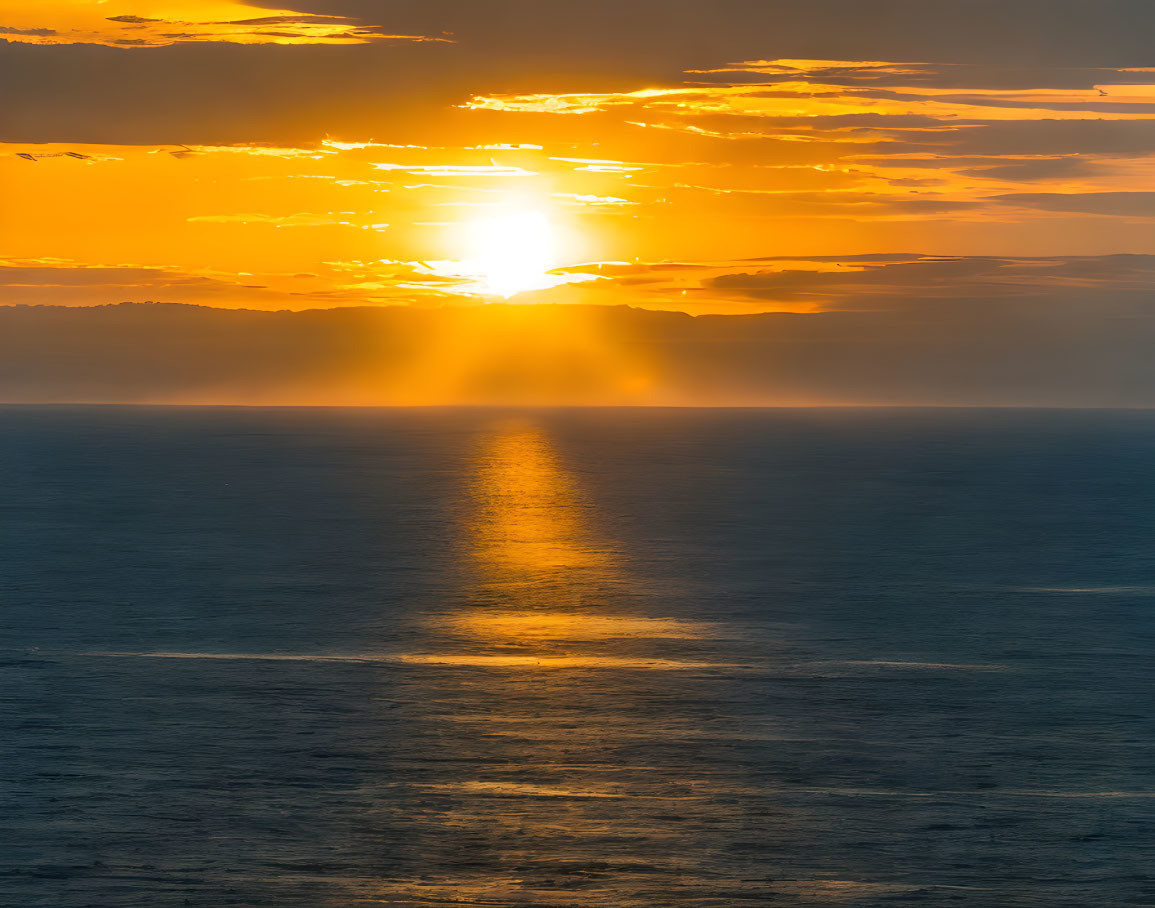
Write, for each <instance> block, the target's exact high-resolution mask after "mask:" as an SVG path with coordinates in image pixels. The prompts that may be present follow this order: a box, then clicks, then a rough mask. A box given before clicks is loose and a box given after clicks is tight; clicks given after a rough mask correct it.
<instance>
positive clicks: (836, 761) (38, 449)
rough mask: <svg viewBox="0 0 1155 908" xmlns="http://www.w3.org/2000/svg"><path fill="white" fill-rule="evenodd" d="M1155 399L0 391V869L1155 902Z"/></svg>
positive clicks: (82, 897)
mask: <svg viewBox="0 0 1155 908" xmlns="http://www.w3.org/2000/svg"><path fill="white" fill-rule="evenodd" d="M1152 463H1155V415H1153V414H1152V413H1150V412H1141V411H1096V412H1090V411H1084V412H1080V411H1042V410H965V409H959V410H837V409H829V410H715V411H709V410H645V409H641V410H629V409H621V410H596V409H591V410H533V411H531V410H522V411H515V410H509V411H499V410H480V409H477V410H467V409H463V410H454V409H434V410H374V409H293V408H280V409H225V408H219V409H217V408H148V407H31V406H23V407H20V406H12V407H5V408H0V468H2V474H0V475H3V477H4V496H3V499H2V500H0V522H2V523H0V532H2V533H3V537H2V539H0V542H2V546H0V559H2V562H3V564H2V567H3V571H2V574H0V594H2V597H3V599H2V601H3V611H2V616H0V617H2V625H3V638H2V641H0V646H2V647H3V650H2V652H0V678H2V687H0V691H2V693H0V697H2V700H0V709H2V715H3V724H4V730H3V734H2V737H0V748H2V749H3V755H2V760H0V779H2V784H3V788H4V791H5V794H4V802H5V809H4V811H3V814H4V820H3V825H4V827H5V828H4V831H3V834H2V836H0V839H2V842H3V844H2V845H0V881H2V882H0V904H2V905H5V906H8V905H11V906H17V905H18V906H22V908H30V906H65V905H67V906H73V905H75V906H81V905H83V906H101V908H136V906H140V908H146V906H147V908H154V906H166V905H191V906H214V908H215V906H221V905H251V906H266V905H278V906H280V905H302V906H325V908H344V906H350V905H358V904H365V905H370V904H386V905H414V906H418V905H431V904H466V905H469V904H476V905H540V906H587V905H588V906H594V905H598V906H606V905H612V906H625V908H629V906H658V905H661V906H677V905H693V906H718V908H722V906H732V905H740V904H762V903H767V904H774V905H816V906H817V905H821V906H827V905H848V906H868V905H869V906H875V905H883V904H889V903H892V902H893V903H898V904H902V903H915V904H918V903H922V904H927V905H942V904H947V903H948V902H949V903H951V904H954V903H955V902H958V903H960V904H967V905H982V906H1008V905H1037V906H1064V905H1069V906H1076V905H1078V906H1088V905H1155V869H1153V868H1155V778H1153V775H1155V750H1153V745H1155V723H1153V722H1152V713H1153V707H1152V703H1153V702H1155V698H1153V694H1155V671H1153V668H1152V658H1151V654H1152V648H1153V644H1155V616H1153V608H1155V557H1153V552H1155V548H1153V542H1155V475H1153V474H1152V471H1151V465H1152Z"/></svg>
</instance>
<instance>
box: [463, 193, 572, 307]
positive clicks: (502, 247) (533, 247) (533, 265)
mask: <svg viewBox="0 0 1155 908" xmlns="http://www.w3.org/2000/svg"><path fill="white" fill-rule="evenodd" d="M466 244H467V246H466V249H467V252H466V254H467V261H466V263H465V264H466V265H467V267H468V268H469V270H470V271H472V272H474V273H475V274H477V276H478V277H479V278H480V280H481V282H482V285H483V290H484V292H486V293H492V294H494V295H496V296H503V297H505V298H507V299H508V298H509V297H511V296H514V295H515V294H518V293H524V292H525V291H527V290H542V289H544V288H546V287H551V286H553V285H554V284H556V283H557V281H556V279H554V278H553V276H551V275H550V274H549V273H548V272H549V271H550V270H551V269H553V268H556V267H557V265H558V261H557V237H556V234H555V232H554V229H553V225H552V224H551V223H550V221H549V218H547V217H546V216H545V215H544V214H542V213H541V212H540V211H517V212H511V213H507V214H500V215H493V216H491V217H484V218H479V219H477V220H476V221H473V222H472V223H470V224H469V225H468V227H467V234H466Z"/></svg>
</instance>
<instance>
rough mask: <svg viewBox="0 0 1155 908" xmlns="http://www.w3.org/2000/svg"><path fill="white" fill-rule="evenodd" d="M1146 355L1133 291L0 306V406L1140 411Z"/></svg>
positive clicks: (1145, 396) (1150, 366) (1150, 361)
mask: <svg viewBox="0 0 1155 908" xmlns="http://www.w3.org/2000/svg"><path fill="white" fill-rule="evenodd" d="M1152 349H1155V320H1153V319H1151V317H1150V316H1149V315H1148V314H1147V309H1146V308H1145V305H1140V303H1139V302H1138V301H1137V300H1133V299H1129V300H1127V301H1125V302H1123V303H1121V302H1118V301H1116V302H1115V303H1113V304H1112V305H1110V306H1106V307H1102V306H1098V305H1096V304H1094V303H1093V302H1089V301H1070V300H1067V301H1062V300H1029V299H1028V300H1018V301H1015V300H1014V299H1011V298H1006V297H1004V298H1002V299H999V300H997V301H984V300H978V299H976V300H950V301H937V302H926V303H924V304H923V305H920V306H916V307H906V306H896V307H895V308H894V310H893V311H852V310H846V311H831V312H823V313H808V314H793V313H771V314H762V315H748V316H698V317H691V316H689V315H686V314H682V313H674V312H657V311H647V310H638V309H630V308H626V307H608V306H607V307H590V306H555V305H548V306H547V305H539V306H516V305H490V306H473V307H446V308H441V309H408V308H401V307H386V308H378V309H372V308H346V309H329V310H309V311H302V312H287V311H285V312H258V311H249V310H225V309H212V308H205V307H199V306H185V305H176V304H122V305H116V306H97V307H74V308H68V307H51V306H46V307H23V306H17V307H7V308H0V401H7V402H12V403H18V402H39V403H185V404H189V403H191V404H246V405H264V404H274V405H285V404H289V405H292V404H303V405H304V404H310V405H311V404H324V405H342V404H351V405H410V404H418V405H424V404H503V405H504V404H533V405H551V404H582V405H618V404H631V405H685V406H700V405H704V406H719V405H721V406H731V405H734V406H767V405H768V406H777V405H786V406H794V405H829V404H834V405H888V404H895V405H985V406H1047V407H1052V406H1053V407H1150V406H1153V405H1155V357H1152V356H1151V350H1152Z"/></svg>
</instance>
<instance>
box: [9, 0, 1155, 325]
mask: <svg viewBox="0 0 1155 908" xmlns="http://www.w3.org/2000/svg"><path fill="white" fill-rule="evenodd" d="M289 5H290V6H292V7H293V8H292V9H285V8H280V7H275V6H273V5H272V4H268V5H260V4H250V3H243V2H237V0H0V35H2V36H3V38H4V39H5V42H4V43H3V44H0V51H2V52H3V55H4V56H3V59H2V60H0V75H5V74H8V73H16V74H18V75H19V79H18V80H16V81H12V80H9V79H6V80H5V84H6V85H7V84H12V85H14V86H15V87H14V90H13V93H12V94H13V97H12V99H11V103H10V104H8V111H7V113H6V115H5V116H4V117H3V119H2V120H0V140H2V143H0V187H2V189H3V199H4V200H3V214H4V217H3V219H2V221H0V294H2V297H0V298H2V299H3V301H4V302H7V303H38V304H47V303H51V304H61V305H92V304H101V303H113V302H120V301H124V300H133V301H141V300H164V301H172V302H188V303H199V304H206V305H212V306H217V307H231V308H239V307H246V308H260V309H309V308H324V307H333V306H358V305H405V306H418V307H420V306H436V305H441V304H444V303H447V302H450V303H460V302H492V301H495V300H504V299H510V300H512V301H514V302H564V303H597V304H629V305H633V306H638V307H643V308H651V309H676V310H682V311H686V312H690V313H695V314H698V313H745V312H760V311H794V312H815V311H821V310H825V309H832V308H841V307H844V306H846V305H849V304H851V303H849V302H848V301H855V302H853V304H854V305H858V306H861V305H863V302H862V301H863V300H868V301H870V300H873V301H874V303H875V304H877V302H878V300H879V299H880V298H881V297H882V296H884V295H890V296H894V295H895V294H905V295H908V296H909V295H912V294H913V295H915V296H918V297H922V298H925V297H936V298H937V297H941V296H943V295H952V294H954V295H958V294H963V295H968V294H969V295H974V294H982V293H984V292H986V291H987V290H990V289H991V288H997V289H998V291H999V292H1000V293H1012V294H1020V293H1021V294H1027V295H1030V294H1040V293H1046V292H1048V291H1049V290H1050V289H1053V288H1055V287H1062V288H1065V289H1068V290H1069V289H1070V288H1072V287H1076V286H1094V285H1096V283H1105V284H1110V285H1111V286H1112V288H1115V289H1117V285H1118V284H1119V282H1120V281H1123V282H1124V283H1126V282H1130V284H1127V286H1128V287H1131V286H1132V285H1133V284H1134V281H1135V280H1136V279H1135V277H1134V275H1131V276H1129V277H1125V276H1123V274H1122V272H1116V271H1113V270H1112V269H1109V268H1096V267H1094V266H1093V265H1087V264H1084V265H1083V266H1081V267H1077V268H1073V269H1070V268H1068V269H1067V271H1063V270H1062V269H1059V271H1056V269H1055V267H1053V262H1054V260H1055V259H1056V257H1059V258H1062V259H1063V261H1083V262H1084V263H1086V262H1094V261H1098V260H1099V258H1100V257H1103V256H1109V255H1112V254H1117V253H1132V254H1149V253H1153V252H1155V167H1153V164H1155V69H1153V68H1152V65H1153V64H1155V58H1152V57H1151V55H1150V54H1149V53H1148V52H1147V51H1146V50H1145V46H1144V43H1143V42H1141V41H1138V40H1137V39H1136V38H1134V37H1133V35H1132V33H1133V32H1135V31H1136V30H1137V29H1138V30H1142V29H1141V26H1143V25H1144V24H1145V23H1147V22H1148V20H1149V19H1150V18H1151V16H1150V11H1149V6H1150V5H1149V4H1144V3H1138V2H1128V0H1111V2H1110V3H1108V4H1106V5H1105V6H1102V7H1097V13H1096V18H1093V19H1090V20H1088V19H1087V18H1086V15H1085V14H1079V13H1078V12H1077V10H1078V7H1076V6H1075V5H1073V4H1072V5H1070V6H1071V11H1072V12H1071V15H1070V16H1069V17H1068V20H1066V21H1064V22H1062V23H1058V24H1052V23H1051V22H1050V20H1048V19H1047V18H1046V10H1047V9H1048V7H1047V5H1046V4H1040V3H1038V2H1034V0H1018V2H1017V3H1016V2H1014V0H1011V2H1008V3H1004V4H999V5H995V4H988V3H986V2H985V0H979V2H978V5H977V6H975V7H972V10H977V9H979V8H982V9H986V10H987V11H988V12H987V13H986V14H985V15H986V21H983V14H981V13H977V14H976V15H977V17H978V19H979V22H978V25H977V26H976V24H975V23H974V22H970V21H962V20H958V19H957V18H953V19H952V18H951V15H950V14H949V12H948V11H946V10H940V14H935V13H933V12H931V13H925V5H924V6H923V7H921V9H922V10H923V11H924V13H925V14H924V15H922V16H921V17H918V18H917V19H916V18H915V11H916V10H917V9H919V8H920V7H918V5H917V4H912V3H911V2H903V0H887V2H881V3H877V4H865V6H872V7H873V8H874V11H875V13H876V15H875V16H874V17H873V18H869V19H862V18H861V17H862V7H863V6H864V4H858V5H857V6H855V5H854V4H850V3H849V2H848V0H846V2H840V0H823V2H820V3H817V4H814V5H813V6H814V10H813V11H812V15H811V18H810V19H807V18H806V14H805V13H802V12H799V11H797V10H793V9H789V8H787V6H786V5H785V4H773V3H765V2H761V3H754V2H752V0H751V2H745V3H743V2H740V0H725V2H723V3H721V4H712V5H710V9H706V7H705V5H702V6H697V5H693V4H686V3H675V4H665V5H663V4H656V3H650V2H648V0H647V2H641V0H639V2H636V3H634V4H633V5H632V6H631V5H630V4H625V5H624V9H623V5H622V4H616V5H615V4H606V3H593V4H590V5H588V6H586V7H582V8H580V9H579V8H573V9H570V8H568V7H566V8H562V7H557V6H555V5H551V4H546V5H545V6H552V7H554V9H553V11H552V12H550V11H545V10H542V9H541V7H542V4H529V3H522V2H517V0H505V2H503V3H494V4H476V3H473V4H467V3H465V2H463V0H462V2H440V3H432V4H421V5H418V4H381V3H370V2H357V0H346V2H340V0H329V2H309V0H299V2H297V3H293V4H289ZM1067 5H1068V4H1066V2H1065V0H1057V3H1052V4H1051V6H1050V7H1049V8H1050V9H1052V10H1054V9H1055V7H1056V6H1064V7H1066V6H1067ZM298 7H299V8H298ZM479 7H483V8H485V10H487V11H488V13H489V15H488V16H486V15H482V14H481V12H480V11H479ZM1108 7H1110V8H1108ZM1116 7H1117V9H1116ZM836 13H840V14H841V16H842V18H839V16H838V15H834V14H836ZM1080 15H1083V18H1080V17H1079V16H1080ZM856 16H858V17H859V19H860V20H861V21H859V20H856V19H855V17H856ZM936 16H937V18H936ZM902 17H905V18H902ZM1099 17H1101V18H1099ZM1112 17H1113V19H1112ZM880 19H881V20H882V21H881V23H880V22H879V21H878V20H880ZM1107 20H1110V21H1107ZM1105 22H1106V24H1104V23H1105ZM888 23H889V25H890V27H889V28H887V27H886V26H887V24H888ZM896 24H897V25H904V26H905V31H903V29H901V28H898V29H896V28H895V26H896ZM976 28H977V31H976ZM968 29H969V30H970V31H968ZM1096 29H1097V31H1096ZM1105 29H1108V31H1105ZM1109 29H1114V31H1109ZM1016 30H1017V31H1016ZM980 35H985V36H986V40H984V41H983V42H981V43H980V42H979V41H977V40H975V39H976V38H977V37H978V36H980ZM1040 35H1042V38H1040ZM1048 36H1049V37H1048ZM1012 48H1018V50H1019V51H1020V53H1019V54H1017V55H1011V54H1010V51H1011V49H1012ZM849 50H857V53H856V54H854V55H853V57H852V58H848V56H847V53H846V52H847V51H849ZM836 51H842V52H843V53H842V54H841V55H840V56H837V57H835V56H826V55H824V56H820V57H819V56H809V55H807V54H816V53H824V54H829V53H833V52H836ZM884 52H885V53H884ZM1008 59H1014V60H1015V61H1016V62H1014V63H1011V64H1008V63H1007V62H1006V61H1007V60H1008Z"/></svg>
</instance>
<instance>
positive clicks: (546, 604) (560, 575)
mask: <svg viewBox="0 0 1155 908" xmlns="http://www.w3.org/2000/svg"><path fill="white" fill-rule="evenodd" d="M469 498H470V507H471V514H470V517H469V519H468V522H467V526H466V528H465V538H466V545H467V548H468V554H469V557H470V559H471V560H472V562H473V564H474V566H475V568H476V570H477V575H478V585H479V589H480V592H481V593H482V595H483V596H484V597H485V599H486V600H487V601H488V602H489V603H491V604H490V605H488V606H487V607H482V608H476V609H469V610H464V611H462V612H460V613H458V614H457V615H454V616H453V617H452V618H451V619H450V621H451V623H452V624H454V626H455V628H456V629H457V630H458V632H461V633H463V634H464V635H466V636H472V637H474V638H475V639H476V640H477V641H478V642H479V643H483V644H492V645H496V646H499V647H503V648H509V647H517V648H529V649H532V650H535V651H537V652H534V653H533V654H532V655H526V654H523V653H509V654H505V655H502V656H494V657H493V658H494V659H496V660H499V661H500V660H505V661H506V664H508V665H510V666H513V665H526V666H534V665H540V666H543V667H545V666H553V667H565V666H568V667H576V666H583V667H591V666H598V665H601V666H605V667H611V666H612V667H625V668H629V667H633V668H642V667H649V668H689V667H702V666H703V665H704V664H701V663H682V662H679V661H676V660H669V659H642V660H638V659H633V658H628V657H623V656H621V655H619V654H613V655H611V654H598V653H597V652H589V651H588V650H589V647H590V646H591V645H595V644H596V643H601V644H605V643H607V642H608V643H612V642H613V641H615V640H622V639H629V638H635V639H690V638H693V637H695V636H697V635H698V633H699V631H698V629H697V628H696V627H695V626H694V624H693V623H690V622H685V621H676V620H673V619H669V618H661V617H648V616H643V615H636V614H634V615H631V614H607V613H606V609H607V607H610V608H612V604H613V603H614V602H615V600H617V599H619V598H621V597H623V596H626V597H629V596H630V595H631V594H634V593H636V592H637V591H638V590H637V587H638V583H637V581H636V579H635V578H633V577H632V576H631V574H630V571H629V568H628V566H627V564H626V563H625V562H626V558H625V555H624V553H623V552H622V551H621V550H620V548H619V547H618V546H615V545H614V544H613V543H612V542H611V541H610V540H608V539H606V538H605V537H604V536H602V535H601V534H600V532H599V529H598V528H597V526H596V523H597V518H598V516H599V515H598V512H597V510H596V509H595V507H594V505H593V504H592V503H591V501H590V500H589V498H588V497H587V495H586V494H585V492H584V490H583V489H582V488H581V487H580V485H579V484H578V482H577V481H576V479H575V477H574V475H573V474H572V473H570V472H569V471H567V470H566V469H565V467H564V466H563V465H562V463H561V458H560V456H559V454H558V452H557V450H556V449H555V446H554V444H553V442H552V441H551V439H550V437H549V435H548V434H547V432H546V431H545V430H544V429H543V428H542V427H541V426H539V425H537V424H535V423H533V422H532V421H530V420H526V419H511V420H508V421H505V422H502V423H499V424H498V425H496V426H495V427H494V428H493V430H492V431H491V432H489V433H486V434H484V435H483V436H482V437H481V439H480V440H479V442H478V448H477V453H476V456H475V460H474V472H473V475H472V478H471V482H470V487H469Z"/></svg>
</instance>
